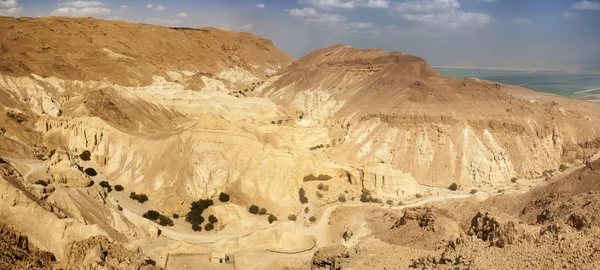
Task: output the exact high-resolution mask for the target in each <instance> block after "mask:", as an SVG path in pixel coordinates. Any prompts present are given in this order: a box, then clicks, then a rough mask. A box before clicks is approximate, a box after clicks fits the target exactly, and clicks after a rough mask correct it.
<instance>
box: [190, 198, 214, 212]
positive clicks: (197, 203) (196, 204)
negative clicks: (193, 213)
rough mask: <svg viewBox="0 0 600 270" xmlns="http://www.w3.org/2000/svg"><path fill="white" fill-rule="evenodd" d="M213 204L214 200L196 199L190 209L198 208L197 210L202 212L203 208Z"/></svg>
mask: <svg viewBox="0 0 600 270" xmlns="http://www.w3.org/2000/svg"><path fill="white" fill-rule="evenodd" d="M213 204H214V202H213V200H211V199H206V200H202V199H201V200H197V201H195V202H192V205H191V207H190V210H199V211H202V212H203V211H204V210H206V209H208V208H209V207H211V206H212V205H213Z"/></svg>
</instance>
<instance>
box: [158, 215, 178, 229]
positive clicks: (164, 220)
mask: <svg viewBox="0 0 600 270" xmlns="http://www.w3.org/2000/svg"><path fill="white" fill-rule="evenodd" d="M158 224H159V225H160V226H173V225H174V224H173V220H171V219H170V218H169V217H167V216H164V215H160V216H159V217H158Z"/></svg>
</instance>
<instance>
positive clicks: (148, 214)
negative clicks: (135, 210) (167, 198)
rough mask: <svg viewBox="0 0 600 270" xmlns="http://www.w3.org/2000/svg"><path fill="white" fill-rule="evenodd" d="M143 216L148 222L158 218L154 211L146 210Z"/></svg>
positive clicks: (157, 213)
mask: <svg viewBox="0 0 600 270" xmlns="http://www.w3.org/2000/svg"><path fill="white" fill-rule="evenodd" d="M144 215H145V216H144V217H145V218H147V219H149V220H157V219H158V218H159V217H160V213H159V212H157V211H154V210H148V212H146V213H144Z"/></svg>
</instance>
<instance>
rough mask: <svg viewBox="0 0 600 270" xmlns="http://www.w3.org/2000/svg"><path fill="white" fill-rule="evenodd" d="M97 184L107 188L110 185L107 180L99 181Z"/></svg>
mask: <svg viewBox="0 0 600 270" xmlns="http://www.w3.org/2000/svg"><path fill="white" fill-rule="evenodd" d="M99 185H100V186H101V187H103V188H109V187H110V184H109V183H108V182H106V181H100V184H99Z"/></svg>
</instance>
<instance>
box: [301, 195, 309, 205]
mask: <svg viewBox="0 0 600 270" xmlns="http://www.w3.org/2000/svg"><path fill="white" fill-rule="evenodd" d="M300 202H301V203H302V204H307V203H308V198H306V197H300Z"/></svg>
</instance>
